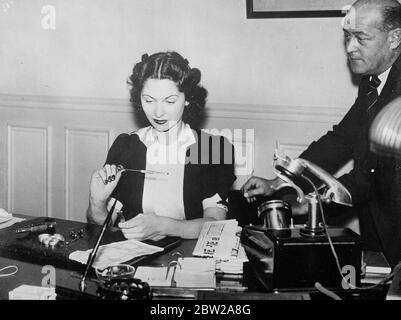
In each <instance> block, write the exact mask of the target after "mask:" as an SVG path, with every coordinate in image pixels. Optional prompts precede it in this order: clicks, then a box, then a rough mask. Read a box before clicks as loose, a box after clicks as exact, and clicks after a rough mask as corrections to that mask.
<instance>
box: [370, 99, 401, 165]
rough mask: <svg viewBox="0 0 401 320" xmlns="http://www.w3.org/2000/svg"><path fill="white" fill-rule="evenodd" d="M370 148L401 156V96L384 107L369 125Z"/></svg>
mask: <svg viewBox="0 0 401 320" xmlns="http://www.w3.org/2000/svg"><path fill="white" fill-rule="evenodd" d="M369 139H370V149H371V150H372V151H373V152H375V153H377V154H380V155H387V156H395V157H397V158H401V97H399V98H396V99H394V100H393V101H392V102H390V103H389V104H388V105H387V106H386V107H384V108H383V109H382V110H381V111H380V112H379V114H378V115H377V116H376V118H375V119H374V120H373V122H372V125H371V126H370V132H369Z"/></svg>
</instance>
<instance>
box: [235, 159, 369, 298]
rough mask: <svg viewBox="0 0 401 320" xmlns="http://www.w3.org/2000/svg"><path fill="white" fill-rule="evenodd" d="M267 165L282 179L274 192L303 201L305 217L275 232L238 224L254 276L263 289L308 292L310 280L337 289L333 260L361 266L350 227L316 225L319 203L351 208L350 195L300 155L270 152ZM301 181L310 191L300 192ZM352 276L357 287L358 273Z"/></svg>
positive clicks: (319, 216) (338, 279) (312, 285)
mask: <svg viewBox="0 0 401 320" xmlns="http://www.w3.org/2000/svg"><path fill="white" fill-rule="evenodd" d="M273 168H274V171H275V173H276V175H277V176H278V177H279V178H280V179H281V181H282V182H281V183H280V184H279V185H278V186H276V187H275V190H280V189H282V188H284V187H292V188H293V189H295V191H296V192H297V195H298V199H297V200H298V202H300V203H302V202H304V201H307V202H308V220H307V223H306V224H305V225H304V226H300V227H299V226H292V227H290V228H288V229H280V230H277V229H273V228H269V227H266V225H263V226H261V225H247V226H245V227H244V229H243V233H242V237H241V241H242V243H243V246H244V249H245V251H246V253H247V256H248V259H249V261H250V264H251V266H252V269H253V270H254V272H255V275H256V277H257V278H258V279H259V280H260V281H261V283H262V284H263V285H264V286H265V288H266V289H267V290H275V291H283V290H288V289H291V290H292V289H299V288H302V289H305V288H309V289H311V290H314V289H315V283H316V282H319V283H321V284H322V285H324V286H326V287H327V288H332V289H338V288H340V289H341V288H342V283H343V282H342V281H343V278H342V275H341V272H339V267H338V266H339V263H341V265H351V266H353V267H354V268H355V270H360V268H361V259H362V249H361V243H360V237H359V235H357V234H356V233H355V232H353V231H352V230H349V229H344V228H332V227H328V226H326V225H325V224H324V223H322V217H323V216H322V209H323V205H322V203H330V202H334V203H338V204H341V205H344V206H352V197H351V194H350V193H349V191H348V190H347V189H346V188H345V187H344V186H343V185H342V184H341V183H340V182H339V181H338V180H336V179H335V178H334V177H333V176H332V175H331V174H329V173H328V172H326V171H325V170H323V169H322V168H320V167H319V166H317V165H315V164H313V163H312V162H310V161H307V160H305V159H301V158H298V159H295V160H292V159H290V158H289V157H280V156H278V155H277V154H275V155H274V158H273ZM308 175H309V176H310V175H312V176H313V177H314V178H317V180H319V183H320V185H319V186H317V187H316V186H315V184H314V182H313V181H312V180H311V178H309V177H308ZM304 181H308V182H309V183H310V184H311V185H312V186H313V189H314V191H313V192H311V193H309V194H306V195H305V193H304V191H303V190H302V188H301V186H302V184H303V183H304ZM323 221H324V219H323ZM333 247H335V250H336V254H333V251H332V250H333V249H332V248H333ZM337 259H338V260H337ZM338 261H339V263H337V262H338ZM355 280H356V284H357V285H358V284H359V283H360V274H359V272H356V279H355Z"/></svg>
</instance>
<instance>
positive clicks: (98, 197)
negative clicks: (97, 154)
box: [90, 164, 122, 203]
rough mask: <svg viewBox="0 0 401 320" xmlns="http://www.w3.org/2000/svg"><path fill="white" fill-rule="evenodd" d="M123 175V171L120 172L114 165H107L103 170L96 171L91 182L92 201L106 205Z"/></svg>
mask: <svg viewBox="0 0 401 320" xmlns="http://www.w3.org/2000/svg"><path fill="white" fill-rule="evenodd" d="M121 174H122V171H118V170H117V167H116V166H115V165H114V164H113V165H109V164H106V165H105V166H104V167H103V168H102V169H100V170H97V171H95V172H94V173H93V175H92V179H91V182H90V199H91V201H94V202H95V203H106V201H107V200H108V199H109V197H110V195H111V193H112V192H113V190H114V188H115V187H116V186H117V183H118V181H120V178H121Z"/></svg>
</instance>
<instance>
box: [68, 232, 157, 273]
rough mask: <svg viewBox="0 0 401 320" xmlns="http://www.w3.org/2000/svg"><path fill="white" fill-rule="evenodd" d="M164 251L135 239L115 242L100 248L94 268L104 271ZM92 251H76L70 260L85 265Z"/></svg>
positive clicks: (70, 256)
mask: <svg viewBox="0 0 401 320" xmlns="http://www.w3.org/2000/svg"><path fill="white" fill-rule="evenodd" d="M163 250H164V249H163V248H160V247H156V246H151V245H148V244H146V243H143V242H140V241H138V240H134V239H131V240H126V241H119V242H113V243H110V244H106V245H103V246H100V247H99V250H98V252H97V255H96V259H95V261H94V263H93V267H94V268H97V269H104V268H106V267H109V266H112V265H116V264H120V263H123V262H126V261H129V260H131V259H133V258H136V257H140V256H144V255H150V254H153V253H156V252H160V251H163ZM91 251H92V249H89V250H86V251H81V250H77V251H74V252H72V253H71V254H70V255H69V259H71V260H75V261H78V262H80V263H82V264H85V263H86V262H87V261H88V256H89V254H90V253H91Z"/></svg>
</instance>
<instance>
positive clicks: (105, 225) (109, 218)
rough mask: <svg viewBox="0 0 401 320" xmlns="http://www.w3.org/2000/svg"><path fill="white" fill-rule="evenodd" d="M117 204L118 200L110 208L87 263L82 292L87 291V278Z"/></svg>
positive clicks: (81, 284)
mask: <svg viewBox="0 0 401 320" xmlns="http://www.w3.org/2000/svg"><path fill="white" fill-rule="evenodd" d="M116 204H117V198H115V200H114V202H113V205H112V207H111V208H110V211H109V212H108V214H107V216H106V220H104V223H103V226H102V230H101V231H100V233H99V235H98V236H97V239H96V243H95V246H94V247H93V249H92V252H91V253H90V254H89V256H88V261H87V262H86V267H85V271H84V274H83V276H82V279H81V282H80V284H79V290H80V291H81V292H84V291H85V290H86V284H85V280H86V276H87V275H88V272H89V269H90V268H91V267H92V265H93V262H94V261H95V258H96V254H97V251H98V249H99V245H100V241H101V240H102V238H103V235H104V232H105V231H106V229H107V226H108V225H109V223H110V221H111V217H112V215H113V212H114V208H115V207H116Z"/></svg>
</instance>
